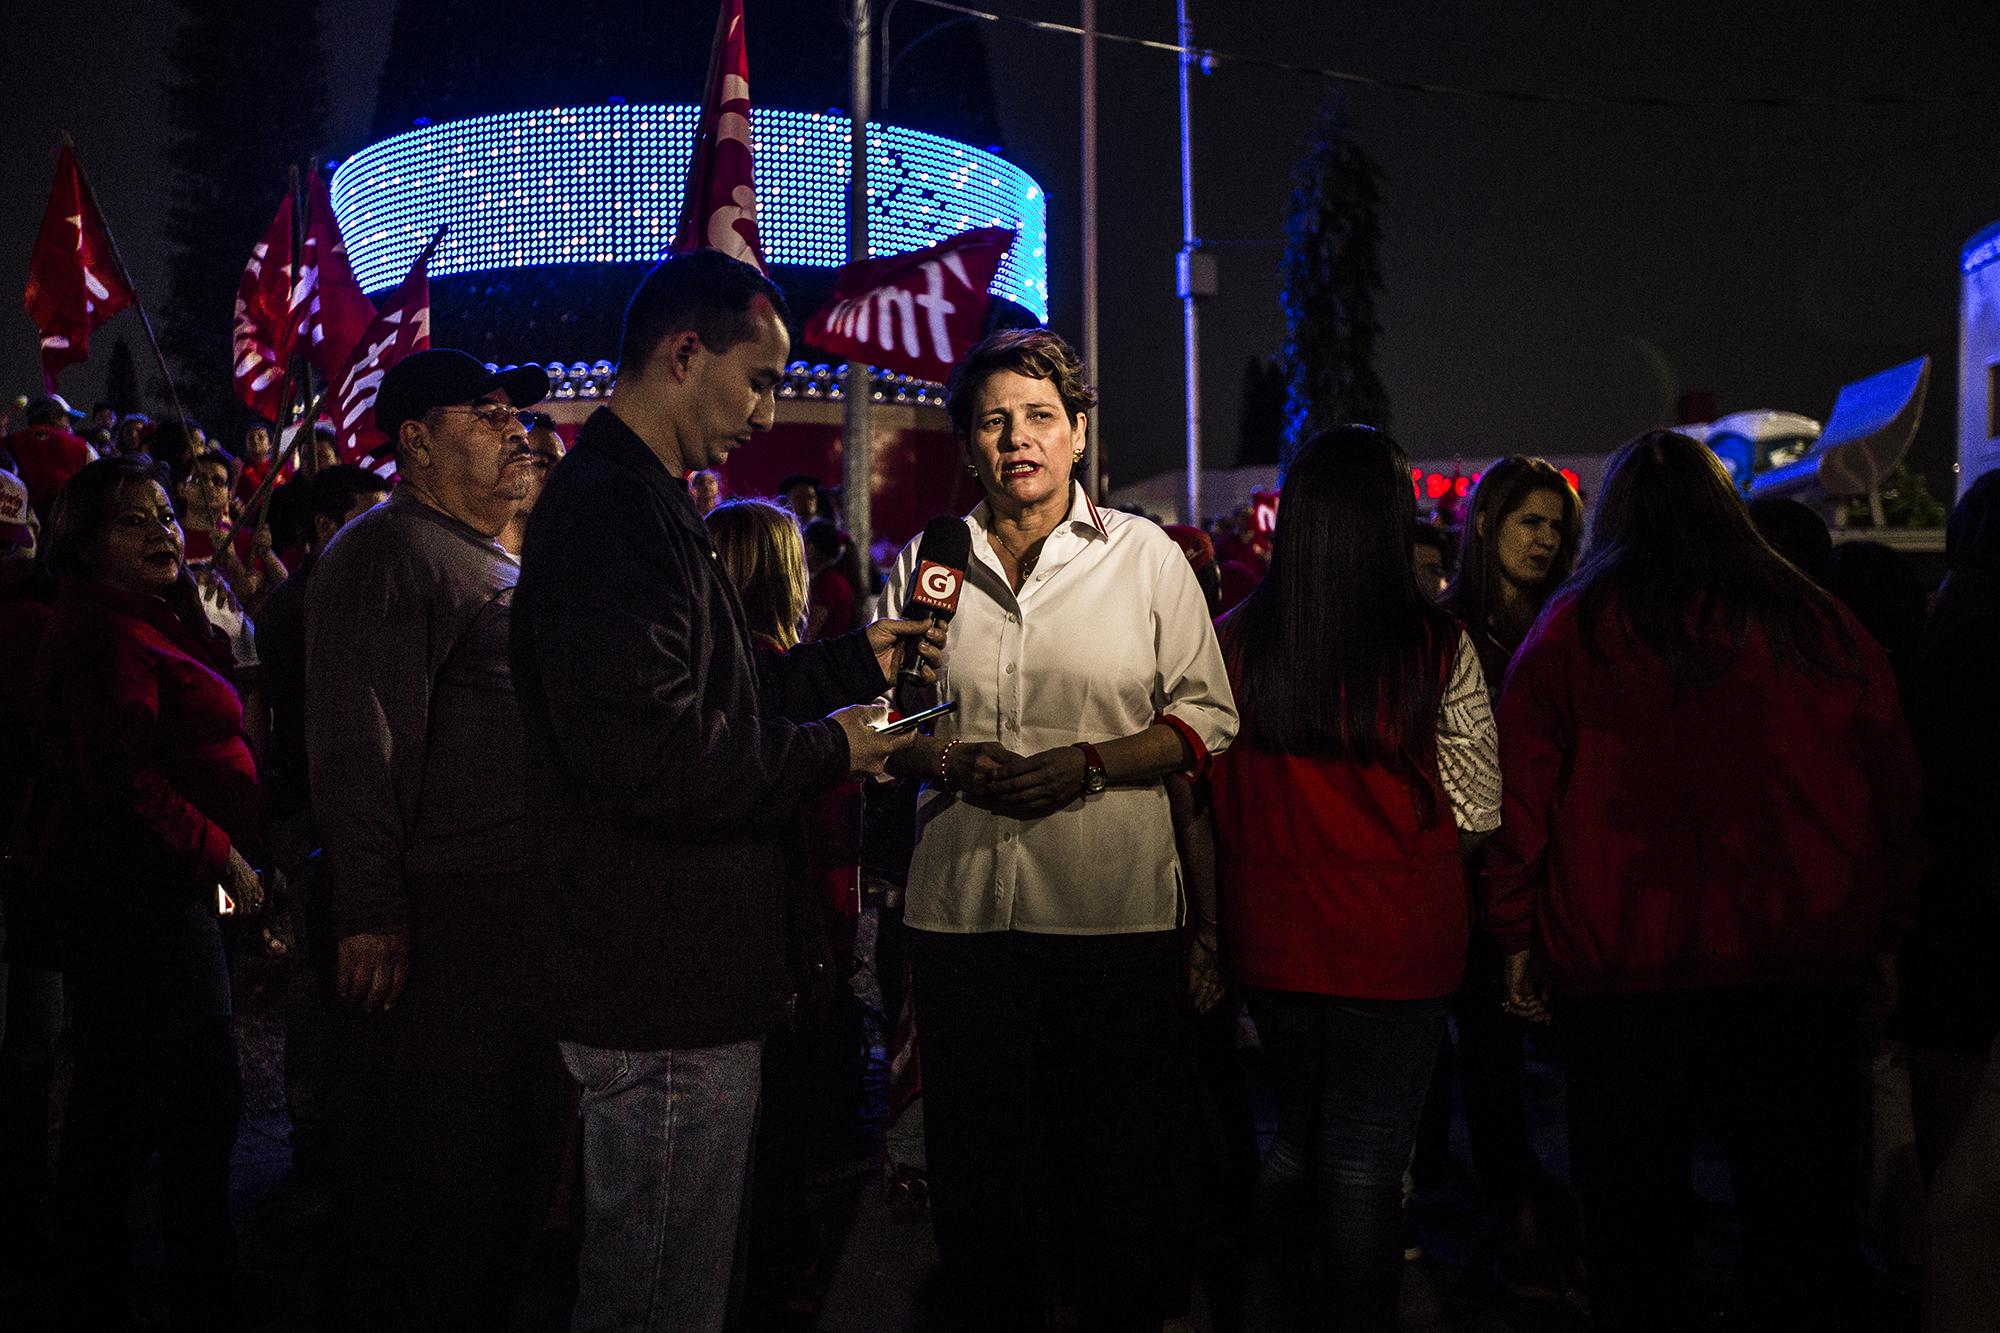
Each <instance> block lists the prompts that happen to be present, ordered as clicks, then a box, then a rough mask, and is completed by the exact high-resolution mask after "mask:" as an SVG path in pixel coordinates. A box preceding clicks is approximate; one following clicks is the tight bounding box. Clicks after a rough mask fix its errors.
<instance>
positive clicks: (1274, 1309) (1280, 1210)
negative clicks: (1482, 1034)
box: [1243, 990, 1451, 1333]
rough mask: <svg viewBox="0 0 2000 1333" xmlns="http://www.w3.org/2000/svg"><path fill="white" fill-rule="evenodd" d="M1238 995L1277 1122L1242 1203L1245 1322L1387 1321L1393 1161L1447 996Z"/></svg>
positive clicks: (1391, 1322)
mask: <svg viewBox="0 0 2000 1333" xmlns="http://www.w3.org/2000/svg"><path fill="white" fill-rule="evenodd" d="M1249 1001H1250V1016H1251V1017H1252V1018H1253V1019H1255V1020H1256V1022H1257V1033H1258V1036H1259V1037H1261V1038H1262V1040H1263V1043H1264V1055H1265V1058H1266V1059H1267V1060H1268V1062H1269V1064H1270V1077H1271V1086H1272V1091H1273V1093H1274V1095H1275V1098H1276V1101H1277V1109H1278V1132H1277V1135H1276V1137H1275V1138H1273V1139H1272V1141H1271V1150H1270V1151H1269V1152H1268V1153H1266V1154H1265V1155H1264V1166H1263V1170H1262V1171H1261V1172H1260V1173H1259V1174H1258V1177H1257V1188H1256V1193H1255V1195H1254V1197H1253V1201H1252V1213H1251V1241H1250V1244H1251V1249H1250V1260H1249V1265H1248V1272H1247V1276H1246V1279H1245V1283H1244V1286H1245V1291H1244V1308H1243V1328H1244V1329H1245V1330H1249V1331H1251V1333H1257V1331H1260V1330H1267V1329H1272V1330H1275V1329H1304V1328H1332V1329H1355V1330H1370V1333H1393V1330H1394V1329H1395V1327H1396V1308H1397V1305H1398V1302H1399V1300H1400V1297H1401V1293H1402V1283H1403V1242H1402V1220H1403V1214H1402V1204H1403V1168H1404V1166H1405V1165H1406V1164H1407V1163H1408V1162H1409V1160H1410V1145H1411V1144H1412V1143H1414V1142H1415V1141H1416V1137H1417V1119H1418V1117H1419V1116H1420V1115H1421V1114H1422V1113H1423V1105H1424V1093H1425V1091H1426V1089H1428V1087H1429V1086H1430V1077H1431V1064H1432V1062H1433V1061H1434V1060H1435V1059H1436V1057H1437V1049H1438V1038H1439V1036H1440V1034H1441V1033H1442V1032H1443V1031H1444V1020H1445V1014H1446V1012H1447V1011H1448V1010H1449V1009H1450V1007H1451V997H1450V996H1439V997H1438V998H1436V999H1432V1000H1363V999H1347V998H1343V997H1341V996H1337V995H1306V994H1300V993H1298V992H1295V991H1269V990H1252V991H1250V992H1249ZM1315 1262H1316V1264H1317V1268H1318V1278H1317V1281H1314V1280H1313V1279H1312V1269H1313V1267H1314V1265H1315Z"/></svg>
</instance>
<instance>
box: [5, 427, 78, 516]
mask: <svg viewBox="0 0 2000 1333" xmlns="http://www.w3.org/2000/svg"><path fill="white" fill-rule="evenodd" d="M7 452H8V453H10V454H12V455H14V462H15V463H16V464H17V470H16V474H17V475H18V476H19V477H20V478H21V484H22V485H24V486H26V487H27V488H28V503H29V504H31V505H34V506H35V507H36V508H37V509H40V508H41V507H42V506H43V505H45V504H47V503H48V502H49V500H50V499H52V498H53V497H54V496H55V493H56V492H57V491H59V490H61V489H62V488H63V487H64V486H65V485H67V484H68V482H69V479H70V478H71V477H74V476H75V475H76V474H77V473H79V472H81V471H83V465H84V464H85V463H88V462H89V461H90V446H89V445H88V444H86V443H84V441H83V438H82V437H81V436H78V435H72V434H70V433H69V432H68V431H66V430H64V429H63V428H62V427H60V426H28V427H25V428H24V429H21V430H17V431H15V432H14V433H13V434H12V435H9V436H8V437H7Z"/></svg>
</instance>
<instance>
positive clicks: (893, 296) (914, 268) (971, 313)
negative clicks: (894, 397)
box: [805, 227, 1014, 380]
mask: <svg viewBox="0 0 2000 1333" xmlns="http://www.w3.org/2000/svg"><path fill="white" fill-rule="evenodd" d="M1013 244H1014V233H1013V231H1012V230H1011V229H1009V228H1007V227H979V228H976V229H975V230H972V231H964V232H960V233H959V234H958V235H956V236H953V237H951V238H950V239H948V240H943V241H939V242H938V243H937V244H936V245H933V246H930V247H929V248H927V249H923V250H912V251H910V252H909V253H908V254H903V255H889V256H887V257H885V258H881V259H865V260H862V261H860V262H858V263H853V264H849V265H847V266H846V267H844V268H842V269H841V270H840V272H839V273H838V274H836V275H835V277H834V282H833V300H831V301H829V302H828V303H827V304H826V305H825V306H823V307H821V308H820V311H819V313H818V314H816V315H814V316H813V317H812V319H811V320H810V321H809V322H808V323H807V324H806V330H805V340H806V341H807V342H809V343H811V344H812V345H813V346H814V347H817V348H819V349H821V350H822V351H826V352H832V353H834V354H836V355H838V356H845V357H852V358H853V359H855V360H857V361H866V362H868V363H869V364H871V365H877V366H885V367H887V368H889V369H890V370H896V371H901V372H902V373H904V374H906V375H914V376H916V377H917V378H919V379H926V380H943V379H944V378H945V376H946V375H948V374H950V373H951V368H952V366H953V364H954V363H956V362H957V361H958V359H959V358H960V357H962V356H964V355H965V353H966V352H967V350H969V349H970V348H971V347H972V345H973V344H974V343H976V342H978V341H979V338H980V335H981V334H982V333H984V332H985V329H986V311H987V307H988V306H990V305H991V304H992V300H993V298H992V297H991V296H989V295H988V294H987V291H986V289H987V288H988V287H990V286H992V285H993V275H994V274H996V273H998V272H999V271H1000V261H1001V260H1003V259H1005V258H1006V257H1007V251H1008V249H1009V248H1010V247H1011V246H1012V245H1013Z"/></svg>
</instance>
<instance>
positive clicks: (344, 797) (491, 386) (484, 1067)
mask: <svg viewBox="0 0 2000 1333" xmlns="http://www.w3.org/2000/svg"><path fill="white" fill-rule="evenodd" d="M547 392H548V378H547V376H545V375H544V374H543V373H542V371H541V370H540V369H538V368H536V367H533V366H528V367H523V368H522V369H519V370H509V371H506V372H503V373H496V372H493V371H490V370H488V369H487V368H486V367H485V366H483V365H482V364H480V363H479V362H478V361H477V360H475V359H473V358H472V357H471V356H469V355H467V354H466V353H464V352H459V351H450V350H445V349H433V350H431V351H426V352H419V353H417V354H415V355H413V356H410V357H407V358H405V359H404V360H403V361H401V362H399V363H398V364H397V365H396V366H394V367H393V368H392V369H390V371H389V372H388V374H387V375H386V376H385V377H384V378H383V381H382V388H381V392H380V394H379V396H378V397H377V398H376V400H375V419H376V421H377V423H378V424H379V425H380V426H381V427H382V429H383V430H384V431H385V432H387V433H388V434H389V436H390V437H391V439H392V440H393V441H394V444H395V449H396V468H397V472H398V476H399V482H400V484H399V485H398V486H397V487H396V489H395V491H394V492H393V493H392V494H391V495H390V497H389V499H388V501H387V502H386V503H384V504H382V505H379V506H377V507H376V508H374V509H372V510H370V511H369V512H368V513H366V514H363V515H362V516H361V517H359V518H357V519H355V520H354V521H353V522H352V523H349V524H348V525H347V526H346V527H345V528H343V529H342V530H341V531H340V533H339V535H338V536H336V537H335V538H334V539H333V541H332V542H331V543H329V544H328V546H327V548H326V551H325V553H324V554H323V555H322V556H321V557H320V559H319V561H318V564H317V567H316V569H315V571H314V574H313V580H312V583H311V585H310V587H309V588H308V590H307V593H306V699H305V715H306V748H307V760H308V769H309V774H310V778H311V789H312V799H313V812H314V815H315V817H316V819H317V822H318V825H319V829H320V833H321V837H322V839H323V840H324V848H325V861H326V869H327V871H328V872H329V873H330V874H331V876H332V880H333V892H332V902H333V918H334V921H333V925H334V933H335V934H336V935H337V936H338V937H339V944H338V956H337V958H336V960H335V979H336V985H337V989H338V991H339V993H340V995H341V998H342V999H343V1000H345V1001H347V1002H348V1009H347V1012H346V1013H345V1014H344V1015H343V1019H342V1023H341V1027H340V1031H339V1033H338V1035H337V1037H336V1040H335V1048H334V1055H333V1065H334V1067H333V1070H332V1083H333V1086H334V1098H335V1120H334V1130H335V1150H334V1151H335V1156H334V1162H335V1179H334V1193H335V1228H336V1232H335V1234H336V1260H335V1263H336V1269H335V1281H334V1283H333V1290H332V1293H331V1294H332V1296H333V1298H334V1301H335V1304H336V1312H335V1315H336V1322H337V1324H338V1325H339V1326H343V1327H351V1328H367V1329H368V1330H369V1333H384V1331H385V1330H390V1329H401V1328H496V1329H497V1328H505V1327H507V1324H508V1308H509V1305H510V1303H511V1298H512V1293H513V1290H514V1287H515V1284H516V1282H517V1281H518V1278H519V1274H520V1271H521V1269H522V1266H523V1264H524V1261H525V1257H526V1252H527V1246H528V1244H529V1243H530V1242H531V1241H532V1239H533V1232H534V1225H535V1223H536V1221H537V1220H538V1217H539V1207H540V1205H541V1203H542V1202H543V1188H542V1187H543V1184H544V1182H545V1181H546V1179H547V1174H548V1173H547V1170H546V1168H547V1166H548V1165H549V1163H550V1162H551V1161H552V1160H553V1157H552V1154H553V1153H554V1152H557V1151H559V1149H560V1123H561V1121H560V1118H561V1100H560V1098H561V1088H562V1082H561V1080H562V1075H561V1070H560V1067H559V1066H558V1065H557V1064H556V1062H555V1061H556V1057H555V1050H554V1045H553V1042H552V1040H551V1038H550V1036H549V1035H548V1034H547V1033H546V1032H545V1031H543V1030H542V1029H541V1028H540V1026H539V1024H538V1016H537V1013H536V1008H535V996H534V993H533V987H532V986H531V985H530V984H529V968H528V966H527V964H528V950H527V949H526V947H525V946H526V942H527V939H528V934H529V932H528V929H527V922H526V906H527V904H526V894H525V891H524V889H525V875H526V869H525V866H524V864H523V830H524V824H525V819H526V809H525V805H526V785H525V777H524V762H523V744H522V736H521V722H520V715H519V713H518V711H517V709H516V706H515V701H514V686H513V678H512V673H511V672H510V670H509V667H508V660H507V641H508V621H509V616H510V609H511V605H512V600H513V592H514V583H515V580H516V577H517V576H518V574H519V572H520V570H519V566H518V565H517V564H516V562H515V560H514V558H513V557H512V556H510V555H509V554H507V552H506V551H505V550H504V549H502V548H501V546H500V545H499V543H498V542H497V541H496V540H495V539H496V538H497V537H498V536H499V534H500V532H501V531H502V530H503V529H504V528H505V527H506V526H507V523H508V521H509V520H510V519H512V518H513V516H514V513H515V511H516V509H517V508H518V507H519V505H520V502H521V500H522V498H523V496H525V495H526V494H527V490H528V485H529V482H530V480H531V479H532V474H533V468H534V459H533V455H532V453H531V451H530V450H529V447H528V441H527V432H526V428H525V425H524V423H523V421H522V413H521V409H522V408H525V407H527V406H528V405H529V404H531V403H534V402H538V401H539V400H540V399H541V398H542V397H543V396H544V395H545V394H546V393H547Z"/></svg>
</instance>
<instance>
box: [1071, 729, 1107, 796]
mask: <svg viewBox="0 0 2000 1333" xmlns="http://www.w3.org/2000/svg"><path fill="white" fill-rule="evenodd" d="M1076 748H1077V749H1079V750H1081V751H1083V794H1084V795H1085V796H1095V795H1097V793H1099V792H1101V791H1103V790H1104V785H1105V783H1106V781H1107V779H1106V778H1105V776H1104V756H1103V755H1101V754H1099V753H1098V752H1097V747H1096V746H1095V745H1092V744H1091V743H1090V742H1089V741H1078V742H1076Z"/></svg>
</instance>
